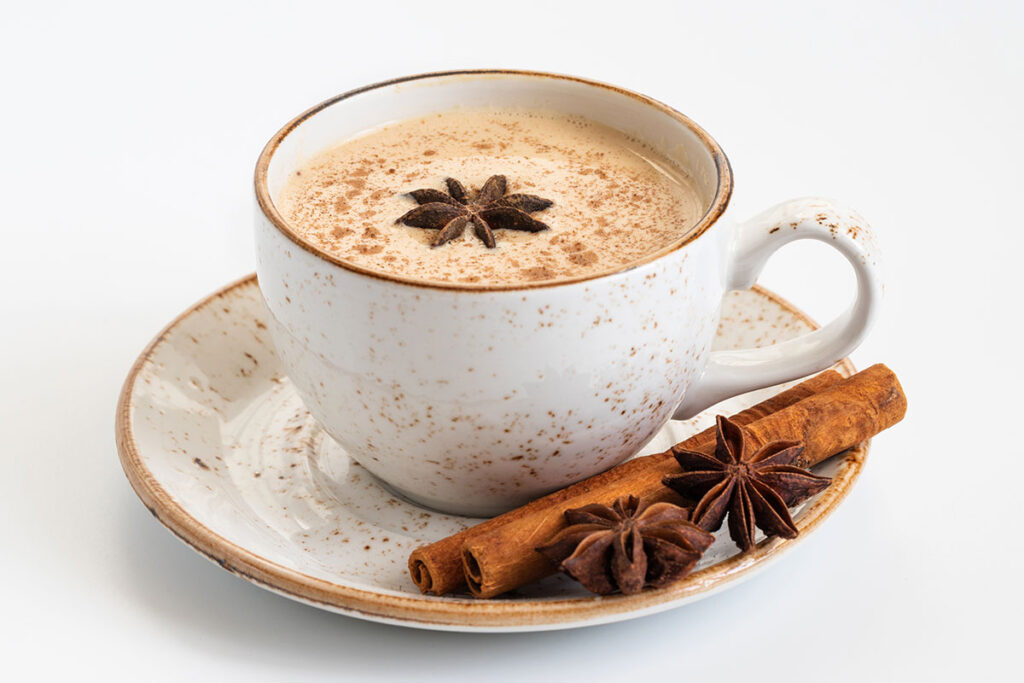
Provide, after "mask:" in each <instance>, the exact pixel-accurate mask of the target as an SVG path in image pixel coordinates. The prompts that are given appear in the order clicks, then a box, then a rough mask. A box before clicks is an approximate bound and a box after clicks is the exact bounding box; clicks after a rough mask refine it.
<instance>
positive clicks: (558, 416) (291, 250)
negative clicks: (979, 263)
mask: <svg viewBox="0 0 1024 683" xmlns="http://www.w3.org/2000/svg"><path fill="white" fill-rule="evenodd" d="M471 106H498V107H502V106H514V107H536V108H543V109H547V110H553V111H559V112H566V113H572V114H579V115H583V116H585V117H587V118H589V119H591V120H594V121H597V122H599V123H603V124H606V125H609V126H612V127H614V128H617V129H619V130H621V131H624V132H626V133H628V134H630V135H633V136H635V137H637V138H639V139H641V140H643V141H645V142H647V143H648V144H650V145H652V146H653V147H655V148H656V149H658V150H659V151H660V152H661V153H662V154H664V155H665V156H667V157H669V158H670V159H672V160H674V161H675V162H676V163H677V164H679V166H680V167H682V168H683V169H685V170H686V171H687V172H688V173H689V174H690V176H691V177H692V179H693V181H694V184H695V185H696V187H697V190H698V192H699V194H700V195H701V197H702V200H703V201H704V209H705V211H704V214H703V217H702V218H701V220H700V223H699V224H698V225H697V227H696V228H695V229H694V230H692V231H691V232H690V233H688V234H686V235H685V236H684V237H682V238H681V239H680V240H679V241H678V242H675V243H673V244H670V245H667V246H666V247H665V248H663V249H661V250H660V251H658V252H657V253H654V254H651V255H650V256H648V257H646V258H644V259H642V260H641V261H639V262H637V263H634V264H631V265H630V266H628V267H625V268H622V269H621V270H619V271H618V272H614V273H611V274H607V275H601V276H596V277H594V276H583V277H579V278H577V279H575V280H567V281H562V282H558V283H556V284H548V285H544V284H542V285H539V286H535V285H522V286H504V285H503V286H487V285H481V284H472V285H469V284H454V283H453V284H424V283H422V282H417V281H415V280H412V279H410V278H404V277H402V276H400V275H383V274H380V273H377V272H372V271H369V270H367V269H365V268H362V267H359V266H357V265H353V264H349V263H345V262H343V261H341V260H339V259H337V258H334V257H332V256H330V255H328V254H326V253H324V252H323V251H321V250H319V249H318V248H317V247H315V246H314V245H313V244H311V243H310V242H309V241H307V240H305V239H303V238H302V237H301V235H300V234H299V233H298V232H297V231H296V230H295V229H294V228H293V227H291V226H289V225H288V223H287V222H286V221H285V220H284V218H282V216H281V214H280V212H279V211H278V209H277V208H276V206H275V204H274V199H275V198H276V197H277V196H278V194H279V192H280V191H281V188H282V186H283V184H284V182H285V179H286V178H287V177H288V176H289V174H290V173H292V172H293V171H295V170H296V169H297V168H298V167H299V166H301V165H302V164H303V162H305V161H306V160H308V159H309V158H310V157H311V156H313V155H314V154H316V153H318V152H320V151H322V150H324V149H325V148H327V147H330V146H332V145H334V144H337V143H339V142H341V141H344V140H345V139H347V138H350V137H352V136H354V135H356V134H357V133H360V132H362V131H365V130H367V129H369V128H373V127H375V126H379V125H381V124H382V123H386V122H388V121H395V120H400V119H405V118H411V117H416V116H422V115H426V114H430V113H435V112H444V111H448V110H451V109H454V108H457V107H471ZM731 192H732V172H731V169H730V167H729V163H728V161H727V159H726V157H725V155H724V154H723V152H722V150H721V149H720V148H719V146H718V144H717V143H716V142H715V141H714V140H712V139H711V137H710V136H708V134H707V133H705V132H704V131H703V130H702V129H701V128H700V127H698V126H697V125H696V124H695V123H694V122H693V121H691V120H690V119H688V118H686V117H685V116H683V115H682V114H680V113H679V112H677V111H675V110H673V109H671V108H670V107H667V106H665V105H664V104H661V103H660V102H657V101H655V100H652V99H650V98H647V97H644V96H642V95H638V94H636V93H633V92H629V91H626V90H622V89H621V88H616V87H613V86H609V85H605V84H601V83H595V82H591V81H586V80H583V79H580V78H574V77H569V76H558V75H552V74H544V73H533V72H511V71H460V72H451V73H438V74H427V75H422V76H412V77H408V78H401V79H396V80H393V81H388V82H385V83H378V84H376V85H371V86H368V87H365V88H360V89H359V90H354V91H352V92H348V93H345V94H344V95H340V96H338V97H335V98H333V99H331V100H328V101H327V102H324V103H322V104H320V105H317V106H316V107H314V108H312V109H310V110H309V111H307V112H305V113H303V114H301V115H300V116H298V117H296V118H295V119H294V120H292V121H291V122H289V123H288V124H287V125H286V126H285V127H284V128H282V129H281V130H280V131H279V132H278V133H277V134H276V135H275V136H274V137H273V138H272V139H271V140H270V142H269V143H268V144H267V146H266V148H265V149H264V150H263V153H262V154H261V155H260V158H259V161H258V163H257V166H256V198H257V202H258V205H259V211H258V213H257V220H256V246H257V256H258V274H259V283H260V289H261V291H262V292H263V297H264V299H265V301H266V304H267V309H268V311H269V314H270V315H269V318H270V320H271V329H272V333H273V338H274V342H275V345H276V347H277V350H278V352H279V354H280V356H281V359H282V361H283V363H284V367H285V368H286V370H287V372H288V375H289V377H290V379H291V380H292V382H293V383H294V385H295V387H296V389H297V390H298V392H299V394H300V395H301V396H302V399H303V400H304V402H305V404H306V406H307V407H308V408H309V411H310V413H312V415H313V416H314V417H315V418H316V419H317V420H318V421H319V422H320V423H321V424H322V425H323V427H324V428H325V429H326V431H327V433H328V434H330V435H331V436H332V437H333V438H334V439H335V440H337V441H338V443H339V444H341V446H342V447H344V449H345V450H346V451H347V453H348V454H349V455H351V456H352V458H354V459H355V460H356V461H357V462H359V463H360V464H361V465H362V466H363V467H365V468H366V469H367V470H369V471H370V472H372V473H373V474H375V475H376V476H377V477H379V478H380V479H382V480H383V481H384V482H386V483H387V484H389V485H390V486H391V487H393V488H394V489H396V490H397V491H398V492H400V493H402V494H404V495H405V496H407V497H408V498H410V499H412V500H414V501H416V502H419V503H421V504H424V505H427V506H429V507H432V508H436V509H440V510H445V511H448V512H454V513H459V514H466V515H475V516H485V515H493V514H497V513H499V512H502V511H504V510H507V509H509V508H511V507H514V506H517V505H521V504H523V503H525V502H527V501H528V500H530V499H533V498H535V497H537V496H540V495H542V494H544V493H547V492H549V491H552V490H554V489H557V488H561V487H563V486H566V485H568V484H571V483H572V482H575V481H578V480H580V479H583V478H584V477H588V476H591V475H593V474H596V473H598V472H600V471H602V470H605V469H607V468H609V467H611V466H612V465H615V464H616V463H619V462H621V461H622V460H624V459H626V458H628V457H629V456H630V455H632V454H634V453H636V452H637V451H638V450H639V449H640V448H641V447H643V445H644V444H645V443H646V442H647V441H648V440H649V439H650V438H651V437H652V436H653V435H654V434H655V433H656V432H657V431H658V430H659V429H660V428H661V427H662V426H663V425H664V424H665V422H666V421H668V420H669V419H670V418H672V417H676V418H686V417H690V416H692V415H694V414H696V413H697V412H698V411H700V410H703V409H704V408H707V407H708V406H710V405H712V404H713V403H716V402H717V401H719V400H722V399H724V398H727V397H730V396H733V395H736V394H739V393H742V392H745V391H749V390H753V389H758V388H761V387H765V386H769V385H772V384H777V383H779V382H784V381H787V380H791V379H795V378H798V377H801V376H804V375H807V374H810V373H813V372H816V371H819V370H823V369H825V368H827V367H828V366H830V365H831V364H832V363H834V362H835V361H837V360H839V359H841V358H843V357H844V356H845V355H847V354H848V353H849V352H850V351H851V350H853V349H854V348H855V347H856V346H857V344H858V343H860V341H861V339H862V338H863V337H864V334H865V333H866V331H867V329H868V327H869V326H870V324H871V322H872V320H873V318H874V316H875V314H876V312H877V309H878V305H879V302H880V300H881V292H882V283H881V275H880V272H879V268H878V264H877V260H878V255H877V251H876V249H875V248H874V245H873V243H872V240H871V237H870V233H869V231H868V227H867V224H866V223H865V222H864V221H863V220H862V219H861V218H860V217H859V216H858V215H857V214H856V213H854V212H852V211H849V210H847V209H844V208H841V207H839V206H836V205H835V204H833V203H831V202H828V201H825V200H822V199H801V200H795V201H790V202H787V203H784V204H781V205H779V206H777V207H775V208H773V209H770V210H769V211H766V212H765V213H763V214H761V215H759V216H757V217H755V218H753V219H751V220H748V221H746V222H743V223H736V222H733V221H731V220H730V219H729V217H728V215H727V213H726V207H727V206H728V203H729V197H730V194H731ZM798 239H816V240H820V241H823V242H825V243H826V244H830V245H832V246H833V247H835V248H836V249H838V250H839V251H840V253H842V254H843V255H844V256H845V257H846V258H847V260H849V262H850V264H851V265H852V266H853V269H854V271H855V272H856V275H857V283H858V290H857V299H856V301H855V302H854V304H853V305H852V306H851V307H850V309H849V310H847V311H846V312H845V313H844V314H843V315H841V316H840V317H839V318H838V319H836V320H834V321H832V322H831V323H830V324H828V325H826V326H825V327H824V328H822V329H820V330H817V331H815V332H812V333H810V334H807V335H805V336H803V337H800V338H798V339H795V340H793V341H789V342H785V343H782V344H777V345H775V346H770V347H768V348H763V349H752V350H743V351H716V352H712V351H711V350H710V348H711V342H712V339H713V337H714V335H715V330H716V328H717V326H718V317H719V310H720V308H721V305H722V298H723V296H724V294H725V293H726V292H728V291H729V290H733V289H745V288H749V287H750V286H751V285H752V284H753V283H754V280H755V278H756V277H757V275H758V273H759V272H760V271H761V269H762V267H763V265H764V263H765V261H766V260H767V258H768V257H769V256H770V255H771V254H772V253H773V252H774V251H775V250H776V249H778V248H779V247H781V246H782V245H784V244H787V243H789V242H792V241H794V240H798Z"/></svg>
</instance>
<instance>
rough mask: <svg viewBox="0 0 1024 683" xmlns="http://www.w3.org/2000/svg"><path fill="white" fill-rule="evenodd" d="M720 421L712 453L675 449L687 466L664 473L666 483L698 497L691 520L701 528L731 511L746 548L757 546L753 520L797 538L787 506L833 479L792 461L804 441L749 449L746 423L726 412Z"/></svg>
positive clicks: (733, 530)
mask: <svg viewBox="0 0 1024 683" xmlns="http://www.w3.org/2000/svg"><path fill="white" fill-rule="evenodd" d="M717 422H718V425H717V429H718V441H717V443H716V444H715V452H714V454H713V455H705V454H704V453H700V452H698V451H687V450H681V449H680V450H676V452H675V457H676V460H677V461H678V462H679V465H680V467H682V469H683V472H682V474H670V475H667V476H665V478H664V479H663V483H664V484H665V485H666V486H669V487H671V488H672V489H674V490H676V491H678V492H679V493H680V494H682V495H683V496H684V497H686V498H690V499H693V500H698V499H699V502H698V503H697V505H696V507H694V508H693V522H694V523H695V524H696V525H697V526H699V527H700V528H702V529H706V530H707V531H717V530H718V529H719V528H721V526H722V520H723V519H724V518H725V514H726V512H728V513H729V536H730V537H731V538H732V540H733V541H735V542H736V545H738V546H739V547H740V548H741V549H742V550H744V551H746V550H750V549H751V548H753V547H754V527H755V526H757V527H758V528H760V529H761V530H762V531H764V532H765V534H767V535H768V536H782V537H783V538H795V537H796V535H797V533H798V532H797V528H796V525H795V524H794V523H793V518H792V517H790V515H789V508H790V507H792V506H794V505H796V504H798V503H800V502H802V501H804V500H806V499H807V498H810V497H811V496H813V495H814V494H816V493H819V492H820V491H822V490H824V489H825V488H826V487H827V486H828V485H829V483H831V481H832V480H831V479H829V478H828V477H819V476H817V475H814V474H811V473H810V472H808V471H807V470H805V469H803V468H800V467H796V466H794V465H792V464H791V463H792V462H793V461H794V460H795V459H796V458H797V457H798V456H799V455H800V454H801V453H802V452H803V450H804V446H803V444H802V443H798V442H792V441H773V442H772V443H769V444H766V445H764V446H763V447H761V448H760V449H758V450H757V451H756V452H754V453H750V452H749V451H750V448H749V444H748V443H747V436H746V434H745V432H744V431H743V428H742V427H740V426H739V425H738V424H736V423H735V422H733V421H731V420H730V419H729V418H727V417H724V416H722V415H719V416H718V420H717Z"/></svg>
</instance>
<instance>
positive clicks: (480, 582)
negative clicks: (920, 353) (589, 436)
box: [462, 365, 907, 598]
mask: <svg viewBox="0 0 1024 683" xmlns="http://www.w3.org/2000/svg"><path fill="white" fill-rule="evenodd" d="M906 410H907V399H906V396H905V395H904V394H903V389H902V388H901V387H900V383H899V381H898V380H897V379H896V376H895V375H894V374H893V373H892V371H891V370H889V368H887V367H886V366H884V365H873V366H871V367H870V368H868V369H866V370H863V371H862V372H859V373H857V374H856V375H853V376H852V377H850V378H848V379H845V380H843V381H841V382H839V383H837V384H834V385H833V386H831V387H828V388H826V389H823V390H822V391H818V392H816V393H813V394H812V395H809V396H807V397H806V398H804V399H803V400H800V401H798V402H796V403H793V404H791V405H788V406H787V407H785V408H783V409H781V410H777V411H775V412H771V413H770V414H767V415H764V416H763V417H761V418H760V419H758V420H755V421H748V422H749V424H748V425H747V426H746V430H747V433H748V434H749V435H750V437H751V441H752V443H751V447H753V448H760V447H761V446H763V445H764V444H766V443H769V442H771V441H803V442H804V451H803V454H802V456H801V458H800V460H799V461H798V462H797V463H796V464H799V465H801V466H804V467H809V466H811V465H815V464H817V463H819V462H821V461H822V460H825V459H826V458H829V457H831V456H833V455H836V454H837V453H840V452H842V451H844V450H846V449H847V448H850V447H852V446H855V445H857V444H859V443H861V442H862V441H864V440H865V439H868V438H870V437H872V436H874V435H875V434H877V433H878V432H880V431H882V430H883V429H887V428H889V427H891V426H892V425H894V424H896V423H897V422H899V421H900V420H902V419H903V416H904V414H905V413H906ZM705 433H706V432H705ZM705 433H701V434H699V435H698V436H696V437H693V438H691V439H689V440H687V441H684V442H683V443H681V444H678V446H677V447H681V448H685V449H687V450H695V451H703V452H705V453H709V454H710V453H711V452H712V451H714V448H715V444H714V435H713V434H712V435H711V437H710V438H709V437H705V436H704V434H705ZM648 457H649V458H650V460H647V461H646V462H645V463H644V465H643V466H639V467H637V468H636V470H634V471H631V472H630V473H629V474H628V475H621V476H617V475H614V474H612V473H614V472H615V471H616V470H620V469H625V468H626V467H628V466H629V465H630V464H631V463H627V465H625V466H622V467H621V468H615V469H613V470H610V471H609V472H606V473H605V475H609V474H612V477H613V482H612V484H611V485H607V486H593V485H586V484H587V483H588V482H591V481H593V480H587V482H581V484H585V485H586V486H584V487H581V488H579V489H577V490H576V491H572V489H574V488H576V487H577V486H580V485H579V484H577V485H575V486H572V487H569V488H568V489H564V490H563V491H562V492H559V493H563V494H564V495H563V496H562V497H560V498H559V499H558V502H557V503H548V504H542V505H535V504H534V503H531V504H530V505H527V506H525V507H523V508H519V509H518V510H513V511H511V512H508V513H506V514H505V515H502V516H501V517H496V518H495V519H494V520H491V522H490V523H489V524H488V528H487V530H486V532H485V533H478V534H473V535H470V536H469V537H468V538H467V540H464V542H463V547H462V554H463V562H464V568H465V574H466V581H467V584H468V585H469V588H470V591H471V592H472V593H473V595H475V596H476V597H481V598H489V597H494V596H496V595H500V594H501V593H505V592H507V591H510V590H513V589H514V588H518V587H519V586H522V585H525V584H527V583H530V582H531V581H535V580H537V579H540V578H543V577H544V576H547V575H549V574H552V573H554V572H555V567H554V566H553V565H552V564H550V563H549V562H548V561H547V560H546V559H545V558H544V557H543V556H542V555H541V554H540V553H537V552H535V551H534V548H536V547H537V546H541V545H543V544H545V543H547V542H548V541H549V540H550V539H551V538H552V537H553V536H554V534H555V533H557V532H558V531H559V530H561V529H562V528H563V527H564V526H565V520H564V516H563V514H562V512H563V511H564V510H566V509H569V508H576V507H581V506H582V505H585V504H588V503H603V504H606V505H607V504H609V503H611V502H612V501H613V500H614V499H615V498H616V497H617V496H620V495H626V494H629V493H632V494H633V495H638V496H640V497H641V499H642V500H648V501H650V500H655V499H657V497H658V496H661V495H663V494H664V492H665V491H666V489H665V487H663V486H662V484H661V478H662V476H664V475H665V474H670V473H675V472H678V471H679V467H678V465H677V464H676V462H675V459H674V458H673V457H672V451H671V450H669V451H667V452H666V453H663V454H659V455H656V456H648ZM605 475H598V477H595V478H594V479H599V478H601V477H603V476H605ZM566 492H569V493H566ZM553 495H557V494H553ZM544 500H545V499H543V498H542V499H540V501H535V503H540V502H541V501H544ZM531 506H532V507H531Z"/></svg>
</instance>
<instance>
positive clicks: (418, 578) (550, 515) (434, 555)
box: [409, 370, 842, 595]
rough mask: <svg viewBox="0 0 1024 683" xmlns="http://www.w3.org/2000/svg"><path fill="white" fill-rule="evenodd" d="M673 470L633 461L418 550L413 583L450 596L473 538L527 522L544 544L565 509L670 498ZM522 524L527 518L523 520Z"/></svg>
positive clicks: (741, 418) (818, 386)
mask: <svg viewBox="0 0 1024 683" xmlns="http://www.w3.org/2000/svg"><path fill="white" fill-rule="evenodd" d="M841 380H842V376H841V375H840V374H839V373H838V372H836V371H835V370H828V371H826V372H823V373H821V374H820V375H816V376H814V377H811V378H810V379H808V380H806V381H804V382H801V383H800V384H798V385H796V386H794V387H792V388H791V389H788V390H786V391H783V392H782V393H780V394H776V395H775V396H772V397H771V398H769V399H767V400H765V401H762V402H761V403H758V404H757V405H755V406H753V407H751V408H748V409H747V410H744V411H743V412H741V413H738V414H737V415H734V416H733V417H732V419H733V420H734V421H736V422H738V423H739V424H741V425H748V424H750V423H752V422H754V421H756V420H759V419H761V418H763V417H765V416H766V415H770V414H772V413H774V412H776V411H778V410H781V409H783V408H785V407H787V406H790V405H793V404H794V403H797V402H798V401H800V400H802V399H805V398H807V397H808V396H811V395H812V394H814V393H816V392H818V391H822V390H823V389H825V388H827V387H830V386H833V385H834V384H836V383H838V382H839V381H841ZM714 440H715V428H714V427H710V428H708V429H706V430H704V431H703V432H701V433H699V434H697V435H695V436H692V437H690V438H689V439H687V440H686V441H684V442H683V444H684V447H685V448H691V449H695V448H697V447H699V446H701V445H704V444H708V443H713V442H714ZM674 467H675V460H674V459H673V457H672V451H670V450H669V451H665V452H664V453H656V454H653V455H647V456H643V457H641V458H635V459H633V460H630V461H628V462H626V463H623V464H622V465H619V466H617V467H613V468H612V469H610V470H607V471H606V472H602V473H601V474H598V475H596V476H594V477H590V478H589V479H584V480H583V481H581V482H578V483H576V484H573V485H572V486H569V487H567V488H564V489H560V490H558V491H555V492H554V493H551V494H548V495H547V496H544V497H542V498H538V499H537V500H535V501H533V502H531V503H528V504H526V505H524V506H522V507H519V508H516V509H515V510H510V511H509V512H506V513H505V514H503V515H499V516H497V517H494V518H492V519H489V520H487V521H486V522H482V523H480V524H477V525H476V526H473V527H470V528H469V529H466V530H464V531H461V532H459V533H457V534H454V535H452V536H448V537H447V538H444V539H441V540H440V541H437V542H435V543H431V544H429V545H425V546H421V547H419V548H417V549H416V550H414V551H413V552H412V555H411V556H410V557H409V573H410V575H411V576H412V580H413V582H414V583H415V584H416V585H417V587H419V589H420V591H422V592H424V593H433V594H435V595H444V594H445V593H452V592H454V591H457V590H459V589H460V588H463V587H464V586H465V583H466V579H465V571H464V569H463V565H462V548H463V545H465V544H467V543H469V542H470V541H471V540H472V539H475V538H478V537H480V536H483V535H485V534H487V533H488V532H490V531H492V530H495V529H509V528H526V527H525V524H537V525H538V526H537V527H536V528H537V534H536V535H537V537H538V538H539V539H540V540H541V541H543V540H547V538H548V537H549V536H551V535H553V534H554V533H555V532H556V531H557V530H558V529H559V528H561V525H562V519H563V518H562V513H563V512H564V511H565V510H568V509H569V508H574V507H580V506H581V505H585V504H586V503H587V502H594V501H595V500H602V501H603V500H614V499H615V498H617V497H619V496H621V495H625V494H628V493H634V495H636V494H637V493H638V492H639V493H641V494H642V493H643V492H644V491H646V492H647V493H648V495H649V496H650V495H654V494H660V495H668V496H671V495H674V494H673V492H672V491H671V490H669V489H667V488H665V487H663V486H662V485H661V478H662V477H663V476H664V475H665V474H667V473H669V472H674V471H675V469H674ZM520 520H526V522H525V523H524V522H521V521H520ZM540 520H543V522H541V521H540ZM514 523H518V524H517V526H516V527H510V526H509V525H510V524H514ZM524 552H526V553H528V554H529V555H534V554H535V553H533V546H529V548H528V550H527V551H524ZM537 557H538V558H539V560H540V561H539V562H537V565H538V566H537V567H536V568H535V569H534V571H535V572H539V571H542V570H548V571H550V569H549V567H547V565H546V564H542V562H543V558H541V557H540V556H539V555H538V556H537Z"/></svg>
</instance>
